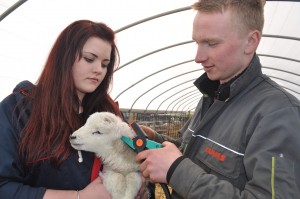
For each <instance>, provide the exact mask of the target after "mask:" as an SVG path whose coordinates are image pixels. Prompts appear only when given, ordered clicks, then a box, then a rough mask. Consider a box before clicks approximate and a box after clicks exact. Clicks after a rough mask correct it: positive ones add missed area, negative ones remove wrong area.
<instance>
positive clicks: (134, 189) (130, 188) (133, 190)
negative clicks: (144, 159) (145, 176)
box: [123, 172, 142, 199]
mask: <svg viewBox="0 0 300 199" xmlns="http://www.w3.org/2000/svg"><path fill="white" fill-rule="evenodd" d="M125 180H126V185H127V187H126V191H125V195H124V197H123V199H134V198H135V197H136V195H137V194H138V192H139V190H140V188H141V186H142V177H141V175H140V173H139V172H131V173H129V174H127V175H126V177H125Z"/></svg>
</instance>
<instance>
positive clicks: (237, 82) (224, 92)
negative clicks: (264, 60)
mask: <svg viewBox="0 0 300 199" xmlns="http://www.w3.org/2000/svg"><path fill="white" fill-rule="evenodd" d="M261 75H262V71H261V64H260V61H259V58H258V56H257V55H256V54H255V55H254V56H253V58H252V60H251V62H250V64H249V66H248V67H247V68H246V69H245V70H244V71H243V72H242V73H241V74H239V75H238V76H236V77H234V78H233V79H231V80H230V81H229V82H227V83H225V84H223V85H220V83H219V81H218V80H210V79H208V77H207V73H204V74H202V75H201V76H200V77H199V78H198V79H197V80H196V81H195V82H194V85H195V86H196V87H197V88H198V89H199V90H200V92H201V93H202V94H203V95H208V96H209V97H210V98H211V99H218V100H221V101H226V100H228V99H229V98H232V97H234V96H235V95H237V94H238V93H240V92H241V91H242V90H244V89H245V88H246V87H247V86H248V85H249V84H251V82H253V81H254V79H255V78H256V77H257V76H261Z"/></svg>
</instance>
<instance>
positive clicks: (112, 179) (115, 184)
mask: <svg viewBox="0 0 300 199" xmlns="http://www.w3.org/2000/svg"><path fill="white" fill-rule="evenodd" d="M103 184H104V186H105V188H106V189H107V191H108V192H109V193H110V195H111V197H112V199H120V198H123V197H124V192H125V189H126V180H125V177H124V175H122V174H120V173H117V172H114V171H112V170H109V169H107V170H106V171H105V172H104V173H103ZM131 199H133V198H131Z"/></svg>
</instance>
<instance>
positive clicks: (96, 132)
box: [93, 131, 103, 135]
mask: <svg viewBox="0 0 300 199" xmlns="http://www.w3.org/2000/svg"><path fill="white" fill-rule="evenodd" d="M94 134H98V135H101V134H103V133H101V132H100V131H95V132H93V135H94Z"/></svg>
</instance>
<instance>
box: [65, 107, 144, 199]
mask: <svg viewBox="0 0 300 199" xmlns="http://www.w3.org/2000/svg"><path fill="white" fill-rule="evenodd" d="M122 136H127V137H130V136H132V131H131V128H130V127H129V126H128V124H126V123H125V122H123V121H122V120H121V118H119V117H117V116H116V115H114V114H112V113H109V112H96V113H94V114H92V115H90V117H89V118H88V119H87V121H86V123H85V125H84V126H82V127H81V128H80V129H78V130H77V131H75V132H74V133H73V134H72V135H71V136H70V142H71V145H72V147H73V148H75V149H77V150H84V151H90V152H94V153H95V154H96V156H97V157H101V159H102V161H103V163H104V165H105V167H106V171H105V172H104V174H103V184H104V186H105V187H106V189H107V190H108V192H109V193H110V194H111V196H112V198H113V199H121V198H123V199H133V198H135V196H136V195H137V193H138V191H139V189H140V187H141V185H142V179H141V175H140V173H139V164H138V163H137V162H136V161H135V156H136V153H135V152H134V151H133V150H132V149H131V148H130V147H128V146H127V145H126V144H125V143H124V142H123V141H122V140H121V139H120V138H121V137H122Z"/></svg>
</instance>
